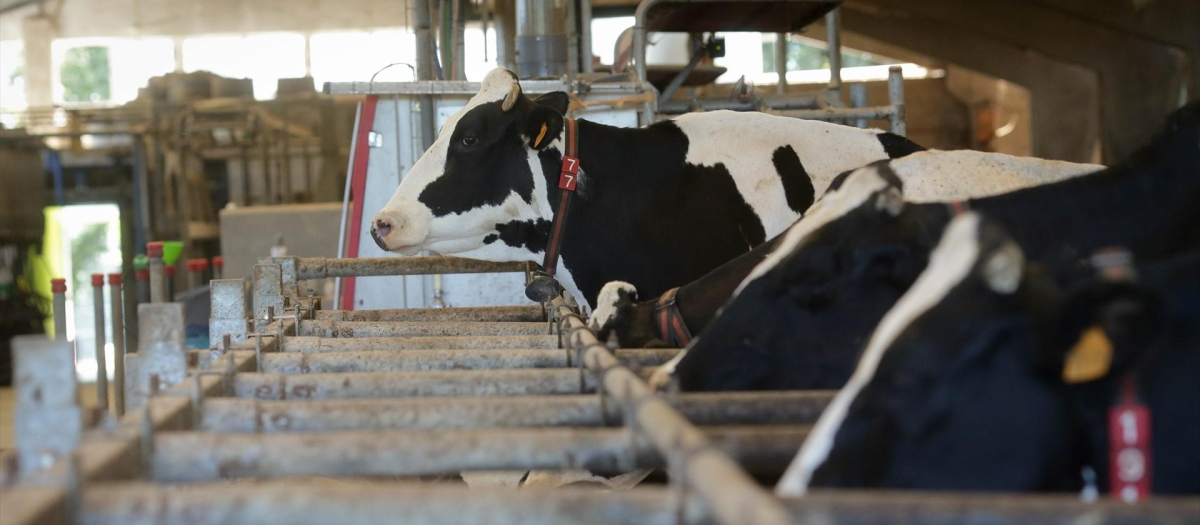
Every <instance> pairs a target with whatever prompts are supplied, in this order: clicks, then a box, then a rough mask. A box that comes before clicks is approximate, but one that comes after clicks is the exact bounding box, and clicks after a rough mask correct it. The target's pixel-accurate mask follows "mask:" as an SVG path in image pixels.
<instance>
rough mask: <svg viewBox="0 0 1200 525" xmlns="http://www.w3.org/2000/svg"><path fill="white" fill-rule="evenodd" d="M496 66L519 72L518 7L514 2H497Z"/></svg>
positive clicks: (512, 0)
mask: <svg viewBox="0 0 1200 525" xmlns="http://www.w3.org/2000/svg"><path fill="white" fill-rule="evenodd" d="M492 8H493V10H494V11H493V12H494V13H495V14H496V64H497V65H499V66H500V67H503V68H506V69H508V70H509V71H516V70H517V40H516V39H517V7H516V4H515V3H514V0H495V2H494V3H493V5H492Z"/></svg>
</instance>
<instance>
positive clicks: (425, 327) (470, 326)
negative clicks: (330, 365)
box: [296, 321, 546, 337]
mask: <svg viewBox="0 0 1200 525" xmlns="http://www.w3.org/2000/svg"><path fill="white" fill-rule="evenodd" d="M545 333H546V323H515V322H510V323H485V322H441V321H430V322H409V321H397V322H369V321H301V322H300V328H299V330H298V331H297V334H296V335H308V336H316V337H425V336H455V335H544V334H545Z"/></svg>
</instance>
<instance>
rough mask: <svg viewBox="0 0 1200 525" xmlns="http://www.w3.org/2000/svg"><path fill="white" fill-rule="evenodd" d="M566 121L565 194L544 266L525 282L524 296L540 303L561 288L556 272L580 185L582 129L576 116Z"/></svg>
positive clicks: (562, 177)
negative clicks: (579, 144) (575, 196)
mask: <svg viewBox="0 0 1200 525" xmlns="http://www.w3.org/2000/svg"><path fill="white" fill-rule="evenodd" d="M563 124H564V126H565V127H566V132H567V144H566V146H567V151H566V154H565V155H563V160H562V170H561V171H560V172H559V174H558V188H559V189H560V190H562V191H560V192H559V194H561V196H562V197H561V199H560V200H559V202H558V209H557V210H555V212H554V227H553V229H551V230H550V240H549V242H548V243H547V244H546V257H545V259H544V260H543V261H542V269H541V271H537V272H534V275H533V278H532V279H531V280H530V282H529V283H528V284H527V285H526V286H525V296H526V297H528V298H529V299H531V300H533V301H537V302H539V303H546V302H550V300H551V299H553V298H554V297H555V296H557V295H558V294H559V292H560V291H561V289H562V287H561V286H560V285H559V284H558V282H557V281H556V280H555V279H554V274H555V272H556V271H557V269H558V255H559V249H560V247H561V246H562V236H563V231H564V230H565V229H566V222H567V212H568V211H569V210H570V208H571V196H572V195H574V194H575V188H576V186H578V185H579V157H577V156H576V144H577V141H578V135H579V133H578V132H577V131H576V129H575V119H573V118H570V117H566V118H564V119H563Z"/></svg>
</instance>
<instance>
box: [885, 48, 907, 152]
mask: <svg viewBox="0 0 1200 525" xmlns="http://www.w3.org/2000/svg"><path fill="white" fill-rule="evenodd" d="M888 104H891V105H892V114H891V127H892V130H891V131H892V133H895V134H897V135H900V136H901V137H904V136H907V135H908V123H907V114H906V111H905V103H904V71H903V70H902V69H900V66H892V67H889V68H888Z"/></svg>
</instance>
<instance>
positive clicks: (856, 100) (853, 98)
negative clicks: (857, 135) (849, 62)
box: [850, 82, 869, 129]
mask: <svg viewBox="0 0 1200 525" xmlns="http://www.w3.org/2000/svg"><path fill="white" fill-rule="evenodd" d="M866 105H867V85H866V84H864V83H862V82H855V83H853V84H850V107H852V108H861V107H866ZM868 125H869V122H868V121H867V119H865V118H859V119H855V120H854V127H856V128H862V129H866V128H867V126H868Z"/></svg>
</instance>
